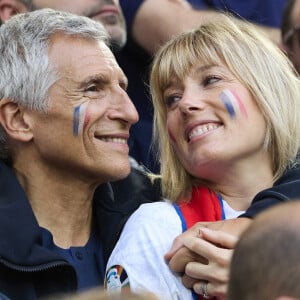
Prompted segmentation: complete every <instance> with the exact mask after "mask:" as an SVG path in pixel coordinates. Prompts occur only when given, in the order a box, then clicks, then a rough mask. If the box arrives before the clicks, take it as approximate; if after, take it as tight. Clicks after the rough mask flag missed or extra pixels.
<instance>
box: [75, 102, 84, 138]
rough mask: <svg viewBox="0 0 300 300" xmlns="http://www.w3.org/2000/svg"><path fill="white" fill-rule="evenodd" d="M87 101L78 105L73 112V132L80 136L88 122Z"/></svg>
mask: <svg viewBox="0 0 300 300" xmlns="http://www.w3.org/2000/svg"><path fill="white" fill-rule="evenodd" d="M86 109H87V103H84V104H81V105H79V106H76V107H75V109H74V114H73V134H74V135H75V136H78V135H79V134H81V133H82V131H83V128H84V127H85V125H86V124H87V119H88V118H87V116H86Z"/></svg>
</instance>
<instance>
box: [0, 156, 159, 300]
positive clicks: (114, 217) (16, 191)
mask: <svg viewBox="0 0 300 300" xmlns="http://www.w3.org/2000/svg"><path fill="white" fill-rule="evenodd" d="M141 174H142V173H140V172H139V171H138V170H136V169H132V172H131V174H130V176H128V178H126V179H125V180H122V181H118V182H115V183H113V188H114V189H115V190H116V198H115V199H114V197H113V192H112V187H111V185H110V184H104V185H101V186H100V187H99V188H98V189H97V190H96V192H95V197H94V214H95V220H96V222H95V224H96V226H97V228H96V230H98V232H99V235H100V237H101V240H102V243H103V250H104V260H105V262H106V260H107V259H108V256H109V254H110V252H111V250H112V248H113V246H114V244H115V242H116V241H117V239H118V236H119V234H120V232H121V229H122V227H123V225H124V223H125V222H126V220H127V218H128V217H129V215H130V214H131V213H132V212H133V211H134V210H136V209H137V208H138V206H139V205H140V204H141V203H143V202H151V201H153V200H154V199H155V200H156V201H157V200H158V199H159V190H157V193H158V194H155V193H154V192H153V191H154V189H153V186H152V184H151V182H150V180H149V179H148V178H147V177H146V176H144V175H141ZM76 289H77V277H76V273H75V270H74V268H73V267H72V266H71V265H70V264H69V263H68V262H66V261H65V260H64V259H63V258H62V257H60V256H58V255H57V254H54V253H53V252H51V251H49V250H48V249H47V248H44V247H43V246H42V233H41V230H40V227H39V225H38V223H37V220H36V218H35V216H34V214H33V211H32V209H31V206H30V204H29V201H28V199H27V197H26V195H25V193H24V191H23V189H22V187H21V186H20V184H19V182H18V181H17V178H16V176H15V175H14V173H13V172H12V170H11V169H10V168H9V167H8V166H6V165H5V164H4V163H3V162H1V161H0V299H5V298H4V296H3V295H5V296H6V297H8V298H9V299H22V300H26V299H31V300H32V299H36V298H41V297H44V296H47V295H51V294H56V293H66V292H73V291H76Z"/></svg>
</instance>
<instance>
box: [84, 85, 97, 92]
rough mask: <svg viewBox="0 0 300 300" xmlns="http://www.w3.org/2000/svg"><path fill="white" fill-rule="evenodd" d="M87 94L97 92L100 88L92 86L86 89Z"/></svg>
mask: <svg viewBox="0 0 300 300" xmlns="http://www.w3.org/2000/svg"><path fill="white" fill-rule="evenodd" d="M85 91H86V92H97V91H98V87H97V86H96V85H90V86H89V87H87V88H86V89H85Z"/></svg>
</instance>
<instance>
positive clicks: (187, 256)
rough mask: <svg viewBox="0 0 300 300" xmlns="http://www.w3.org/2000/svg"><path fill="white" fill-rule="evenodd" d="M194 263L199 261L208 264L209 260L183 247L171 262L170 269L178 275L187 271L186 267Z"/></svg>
mask: <svg viewBox="0 0 300 300" xmlns="http://www.w3.org/2000/svg"><path fill="white" fill-rule="evenodd" d="M192 261H199V262H201V263H205V264H207V260H206V259H205V258H203V257H201V256H199V255H198V254H197V253H196V252H193V251H190V250H189V249H188V248H186V247H183V248H181V249H179V250H178V251H177V252H176V253H175V254H174V255H173V257H172V258H171V259H170V261H169V267H170V268H171V269H172V270H173V271H174V272H177V273H182V272H184V271H185V266H186V265H187V264H188V263H189V262H192Z"/></svg>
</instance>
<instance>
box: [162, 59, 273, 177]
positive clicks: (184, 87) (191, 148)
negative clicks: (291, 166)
mask: <svg viewBox="0 0 300 300" xmlns="http://www.w3.org/2000/svg"><path fill="white" fill-rule="evenodd" d="M163 95H164V101H165V105H166V107H167V130H168V134H169V138H170V141H171V144H172V146H173V148H174V150H175V152H176V154H177V156H178V158H179V160H180V161H181V163H182V164H183V166H184V167H185V169H186V170H187V171H188V172H189V173H190V174H192V175H194V176H196V177H198V178H201V179H207V180H215V179H216V176H223V175H225V174H224V173H226V172H228V171H230V168H231V169H233V168H234V167H236V166H240V167H241V168H243V167H244V166H245V167H246V166H247V165H248V166H249V164H250V165H252V166H253V164H255V163H264V162H261V159H262V158H264V159H265V158H266V155H268V154H266V152H265V151H264V150H263V145H264V140H265V135H266V121H265V119H264V117H263V115H262V113H261V112H260V110H259V109H258V106H257V104H256V103H255V101H254V99H253V97H252V95H251V94H250V92H249V91H248V90H247V89H246V88H245V86H243V85H242V84H241V83H240V82H239V81H238V80H237V78H235V77H234V75H233V74H232V73H231V72H230V71H229V70H228V68H227V67H225V66H223V65H201V64H199V65H196V66H195V67H193V68H192V69H191V71H190V72H189V74H188V75H187V76H186V77H185V78H183V80H181V81H179V80H173V81H171V82H170V84H169V85H168V87H167V88H166V89H165V90H164V94H163ZM266 163H267V162H266ZM241 170H244V169H241Z"/></svg>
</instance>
